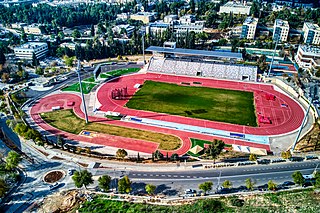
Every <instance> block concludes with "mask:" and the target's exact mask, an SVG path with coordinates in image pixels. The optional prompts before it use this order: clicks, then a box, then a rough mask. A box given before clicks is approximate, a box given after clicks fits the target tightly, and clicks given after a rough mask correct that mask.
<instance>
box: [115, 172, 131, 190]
mask: <svg viewBox="0 0 320 213" xmlns="http://www.w3.org/2000/svg"><path fill="white" fill-rule="evenodd" d="M131 183H132V182H131V181H130V179H129V178H128V176H124V177H123V178H121V179H120V180H119V182H118V191H119V192H120V193H129V192H131V190H132V188H131Z"/></svg>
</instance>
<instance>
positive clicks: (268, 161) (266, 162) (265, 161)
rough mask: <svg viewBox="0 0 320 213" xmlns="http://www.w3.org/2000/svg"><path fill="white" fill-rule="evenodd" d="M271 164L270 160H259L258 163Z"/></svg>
mask: <svg viewBox="0 0 320 213" xmlns="http://www.w3.org/2000/svg"><path fill="white" fill-rule="evenodd" d="M270 162H271V160H270V159H260V160H257V163H258V164H269V163H270Z"/></svg>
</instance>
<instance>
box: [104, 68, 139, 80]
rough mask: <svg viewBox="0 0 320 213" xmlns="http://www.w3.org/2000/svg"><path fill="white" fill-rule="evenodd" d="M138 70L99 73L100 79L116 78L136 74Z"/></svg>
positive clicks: (128, 69)
mask: <svg viewBox="0 0 320 213" xmlns="http://www.w3.org/2000/svg"><path fill="white" fill-rule="evenodd" d="M139 70H140V68H127V69H119V70H113V71H111V72H107V73H101V74H100V78H110V77H117V76H121V75H125V74H128V73H133V72H138V71H139Z"/></svg>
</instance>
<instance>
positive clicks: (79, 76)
mask: <svg viewBox="0 0 320 213" xmlns="http://www.w3.org/2000/svg"><path fill="white" fill-rule="evenodd" d="M80 70H81V64H80V60H78V66H77V70H76V73H77V74H78V79H79V87H80V93H81V98H82V104H83V111H84V116H85V120H86V124H87V123H88V122H89V120H88V113H87V107H86V102H85V100H84V95H83V90H82V84H81V75H80Z"/></svg>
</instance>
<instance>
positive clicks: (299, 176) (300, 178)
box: [292, 171, 305, 186]
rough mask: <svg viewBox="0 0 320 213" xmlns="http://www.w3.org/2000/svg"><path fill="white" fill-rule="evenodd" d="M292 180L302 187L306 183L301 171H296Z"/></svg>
mask: <svg viewBox="0 0 320 213" xmlns="http://www.w3.org/2000/svg"><path fill="white" fill-rule="evenodd" d="M292 179H293V182H295V183H296V184H299V185H300V186H302V185H303V184H304V183H305V179H304V177H303V176H302V173H301V172H300V171H295V172H294V173H293V174H292Z"/></svg>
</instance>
